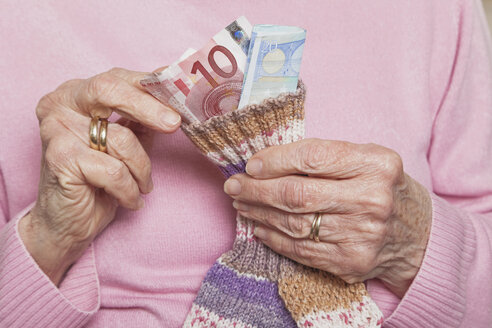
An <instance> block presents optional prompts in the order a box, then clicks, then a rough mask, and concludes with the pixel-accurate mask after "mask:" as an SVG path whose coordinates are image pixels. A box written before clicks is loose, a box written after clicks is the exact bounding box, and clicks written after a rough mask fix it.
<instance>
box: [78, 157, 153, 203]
mask: <svg viewBox="0 0 492 328" xmlns="http://www.w3.org/2000/svg"><path fill="white" fill-rule="evenodd" d="M77 164H78V166H79V168H80V171H81V173H82V174H83V176H84V178H85V180H86V181H87V182H88V183H89V184H91V185H93V186H94V187H97V188H103V189H104V191H105V192H106V193H108V194H109V195H111V196H113V197H114V198H115V199H116V200H117V201H118V203H119V204H120V205H121V206H124V207H126V208H129V209H134V210H137V209H139V208H141V207H143V205H144V201H143V199H142V198H141V196H140V191H139V188H138V185H137V182H136V181H135V180H134V179H133V176H132V175H131V174H130V171H129V170H128V168H127V166H126V165H125V164H124V163H123V162H121V161H119V160H117V159H116V158H113V157H111V156H108V155H107V154H105V153H102V152H100V151H97V150H93V149H87V150H86V151H84V152H82V153H81V154H80V156H78V157H77Z"/></svg>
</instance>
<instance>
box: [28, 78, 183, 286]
mask: <svg viewBox="0 0 492 328" xmlns="http://www.w3.org/2000/svg"><path fill="white" fill-rule="evenodd" d="M145 74H146V73H140V72H132V71H128V70H124V69H112V70H110V71H109V72H106V73H102V74H99V75H96V76H94V77H92V78H89V79H86V80H71V81H68V82H65V83H64V84H62V85H61V86H60V87H59V88H58V89H56V90H55V91H54V92H52V93H50V94H48V95H46V96H44V97H43V98H42V99H41V100H40V101H39V104H38V106H37V108H36V114H37V117H38V119H39V127H40V134H41V141H42V146H43V154H42V160H41V177H40V182H39V191H38V197H37V201H36V204H35V205H34V207H33V208H32V210H31V211H30V213H28V215H26V216H25V217H24V218H22V219H21V220H20V222H19V233H20V235H21V238H22V240H23V242H24V244H25V245H26V248H27V250H28V251H29V252H30V254H31V255H32V256H33V258H34V259H35V260H36V262H37V263H38V264H39V266H40V268H41V269H42V270H43V271H44V272H45V273H46V274H47V275H48V276H49V277H50V279H51V280H52V281H53V282H54V283H55V284H58V283H59V282H60V280H61V279H62V276H63V274H64V273H65V271H66V270H67V269H68V267H69V266H70V265H71V264H72V263H74V262H75V261H76V260H77V259H78V258H79V257H80V256H81V255H82V254H83V252H84V250H85V249H86V248H87V247H88V245H89V244H90V243H91V242H92V240H93V239H94V238H95V237H96V235H97V234H98V233H99V232H101V231H102V230H103V229H104V227H105V226H106V225H107V224H108V223H109V222H111V220H112V219H113V218H114V215H115V212H116V207H117V206H118V205H121V206H124V207H126V208H129V209H138V208H141V207H142V206H143V200H142V198H141V196H140V193H149V192H150V191H151V190H152V187H153V185H152V179H151V164H150V159H149V156H148V155H147V153H146V151H145V149H144V146H146V145H150V143H151V141H152V136H153V133H152V131H160V132H167V133H169V132H173V131H175V130H176V129H177V128H178V127H179V123H180V116H179V115H178V114H176V113H175V112H174V111H172V110H171V109H170V108H168V107H166V106H164V105H162V104H161V103H160V102H159V101H157V100H156V99H155V98H153V97H152V96H151V95H149V94H148V93H147V92H145V90H143V88H142V87H141V86H140V84H139V81H140V79H142V78H143V77H144V75H145ZM112 111H116V112H117V113H119V114H120V115H121V116H122V119H120V120H119V121H118V122H117V123H109V125H108V127H107V153H104V152H101V151H98V150H93V149H91V148H90V146H89V125H90V121H91V117H95V116H99V117H103V118H107V117H109V116H110V114H111V113H112ZM136 122H138V123H136ZM147 128H150V129H147ZM137 135H139V138H137Z"/></svg>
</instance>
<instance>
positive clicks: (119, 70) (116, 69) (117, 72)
mask: <svg viewBox="0 0 492 328" xmlns="http://www.w3.org/2000/svg"><path fill="white" fill-rule="evenodd" d="M127 72H128V71H127V70H126V69H124V68H121V67H113V68H111V69H110V70H109V71H108V73H109V74H111V75H115V76H121V75H123V74H126V73H127Z"/></svg>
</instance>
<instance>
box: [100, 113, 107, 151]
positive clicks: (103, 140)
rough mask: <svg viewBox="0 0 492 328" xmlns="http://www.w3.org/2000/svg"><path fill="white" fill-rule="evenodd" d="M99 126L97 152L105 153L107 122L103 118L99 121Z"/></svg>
mask: <svg viewBox="0 0 492 328" xmlns="http://www.w3.org/2000/svg"><path fill="white" fill-rule="evenodd" d="M100 121H101V126H100V127H99V150H100V151H102V152H105V153H106V152H107V150H108V148H107V147H106V140H107V138H106V137H107V136H108V120H107V119H105V118H102V119H100Z"/></svg>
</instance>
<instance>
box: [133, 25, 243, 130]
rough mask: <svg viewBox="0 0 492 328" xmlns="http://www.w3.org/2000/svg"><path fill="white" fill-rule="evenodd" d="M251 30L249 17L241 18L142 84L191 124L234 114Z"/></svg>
mask: <svg viewBox="0 0 492 328" xmlns="http://www.w3.org/2000/svg"><path fill="white" fill-rule="evenodd" d="M251 30H252V27H251V24H250V23H249V22H248V21H247V20H246V18H245V17H240V18H238V19H237V20H236V21H234V22H233V23H231V24H229V25H228V26H227V27H226V28H224V29H223V30H222V31H220V32H219V33H217V34H216V35H215V36H214V37H213V38H212V39H211V40H210V41H209V42H208V43H207V44H206V45H205V47H203V48H202V49H200V50H198V51H195V52H193V53H192V54H190V55H188V56H184V57H185V58H184V59H182V60H180V61H178V62H176V63H173V64H172V65H170V66H169V67H168V68H167V69H165V70H164V71H162V72H160V73H155V74H152V75H150V76H148V77H147V78H146V79H144V80H142V81H141V84H142V85H143V86H144V87H145V88H146V89H147V90H148V91H149V92H150V93H152V95H154V96H155V97H156V98H158V99H159V100H160V101H162V102H163V103H165V104H168V105H170V106H171V107H173V108H175V109H176V110H177V111H178V112H179V113H180V114H181V115H182V117H183V119H184V120H185V121H187V122H188V123H191V122H194V121H205V120H206V119H208V118H210V117H212V116H216V115H223V114H225V113H227V112H230V111H233V110H235V109H237V106H238V104H239V99H240V96H241V88H242V84H243V77H244V67H245V65H246V58H247V54H248V48H249V41H250V37H251Z"/></svg>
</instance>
